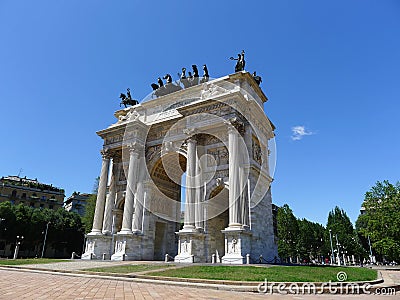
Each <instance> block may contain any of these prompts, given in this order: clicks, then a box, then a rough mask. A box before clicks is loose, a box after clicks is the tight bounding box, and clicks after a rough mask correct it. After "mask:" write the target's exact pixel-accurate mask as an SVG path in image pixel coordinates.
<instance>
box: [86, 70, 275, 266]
mask: <svg viewBox="0 0 400 300" xmlns="http://www.w3.org/2000/svg"><path fill="white" fill-rule="evenodd" d="M266 100H267V98H266V96H265V95H264V93H263V92H262V90H261V89H260V88H259V86H258V85H257V84H256V82H255V81H254V79H253V78H252V76H251V75H250V74H249V73H247V72H244V71H243V72H238V73H235V74H233V75H229V76H225V77H222V78H218V79H214V80H212V81H209V82H206V83H203V84H200V85H197V86H194V87H190V88H187V89H184V90H181V91H177V92H174V93H171V94H168V95H165V96H162V97H159V98H157V99H150V100H148V101H143V102H142V103H141V104H139V105H135V106H133V107H129V108H126V109H122V110H119V111H117V112H116V113H115V117H116V118H117V120H118V121H117V122H116V123H115V124H113V125H111V126H110V127H108V128H107V129H105V130H102V131H99V132H98V135H99V136H100V137H101V138H102V139H103V140H104V146H103V149H102V151H101V153H102V157H103V161H102V168H101V175H100V181H99V189H98V195H97V202H96V210H95V216H94V221H93V229H92V231H91V233H89V234H88V235H87V242H86V249H85V253H84V254H83V256H82V258H83V259H112V260H163V259H164V258H165V256H166V254H168V255H169V256H170V257H173V259H174V260H175V261H176V262H211V261H212V260H213V257H214V260H218V259H219V260H220V261H221V262H222V263H245V262H246V255H248V256H250V258H252V259H253V260H256V259H258V258H259V257H260V255H262V256H263V258H265V259H270V260H272V259H273V258H274V257H275V256H277V245H276V239H275V236H274V229H273V217H272V203H271V202H272V201H271V192H270V184H271V182H272V178H271V176H270V166H269V151H270V150H269V147H268V141H269V140H271V139H273V137H274V133H273V130H274V126H273V125H272V123H271V122H270V121H269V119H268V118H267V117H266V115H265V114H264V110H263V104H264V102H265V101H266ZM184 173H185V174H186V175H185V177H183V178H185V189H184V192H185V195H184V197H182V198H184V199H185V200H184V222H183V227H182V226H181V224H180V221H181V182H182V176H183V174H184ZM182 191H183V190H182ZM181 227H182V228H181Z"/></svg>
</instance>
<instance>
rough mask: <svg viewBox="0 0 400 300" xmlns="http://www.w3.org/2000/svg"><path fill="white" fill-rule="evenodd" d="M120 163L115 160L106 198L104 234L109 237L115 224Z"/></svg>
mask: <svg viewBox="0 0 400 300" xmlns="http://www.w3.org/2000/svg"><path fill="white" fill-rule="evenodd" d="M118 162H119V160H117V159H115V158H113V164H112V168H111V180H110V187H109V190H108V195H107V198H106V207H105V210H104V220H103V234H106V235H109V234H111V232H112V224H113V220H112V218H113V213H112V210H113V208H114V203H115V196H116V192H117V178H118Z"/></svg>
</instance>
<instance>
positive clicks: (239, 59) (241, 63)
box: [229, 50, 246, 73]
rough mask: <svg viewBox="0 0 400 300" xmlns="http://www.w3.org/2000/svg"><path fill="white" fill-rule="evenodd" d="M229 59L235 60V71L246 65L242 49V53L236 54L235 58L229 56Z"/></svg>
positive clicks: (242, 68)
mask: <svg viewBox="0 0 400 300" xmlns="http://www.w3.org/2000/svg"><path fill="white" fill-rule="evenodd" d="M229 59H230V60H236V65H235V73H236V72H240V71H243V70H244V66H245V65H246V61H245V60H244V50H242V53H239V54H238V57H237V58H234V57H233V56H231V57H230V58H229Z"/></svg>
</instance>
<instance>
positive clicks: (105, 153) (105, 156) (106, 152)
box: [100, 149, 111, 159]
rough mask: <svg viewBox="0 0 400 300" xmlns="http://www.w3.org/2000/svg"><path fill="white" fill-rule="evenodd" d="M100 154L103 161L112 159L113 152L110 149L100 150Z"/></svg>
mask: <svg viewBox="0 0 400 300" xmlns="http://www.w3.org/2000/svg"><path fill="white" fill-rule="evenodd" d="M100 154H101V157H102V158H103V159H110V158H111V152H110V151H109V150H108V149H102V150H100Z"/></svg>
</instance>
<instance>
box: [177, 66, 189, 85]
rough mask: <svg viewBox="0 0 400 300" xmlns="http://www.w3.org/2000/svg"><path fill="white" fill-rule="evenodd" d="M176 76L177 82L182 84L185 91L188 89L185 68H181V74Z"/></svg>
mask: <svg viewBox="0 0 400 300" xmlns="http://www.w3.org/2000/svg"><path fill="white" fill-rule="evenodd" d="M189 73H190V72H189ZM178 76H179V77H180V79H179V81H180V82H181V83H182V84H183V86H184V87H185V89H186V88H188V87H190V82H189V79H188V78H187V77H186V68H182V74H179V73H178Z"/></svg>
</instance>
